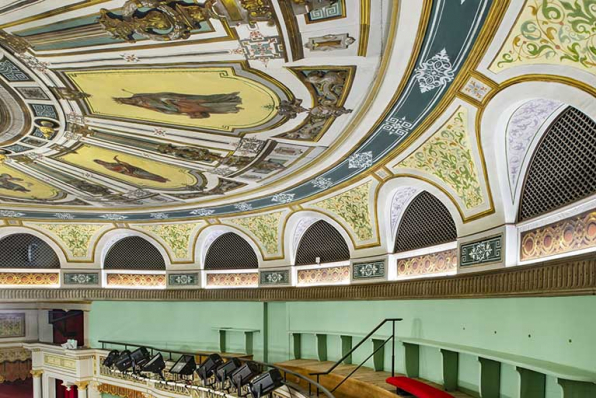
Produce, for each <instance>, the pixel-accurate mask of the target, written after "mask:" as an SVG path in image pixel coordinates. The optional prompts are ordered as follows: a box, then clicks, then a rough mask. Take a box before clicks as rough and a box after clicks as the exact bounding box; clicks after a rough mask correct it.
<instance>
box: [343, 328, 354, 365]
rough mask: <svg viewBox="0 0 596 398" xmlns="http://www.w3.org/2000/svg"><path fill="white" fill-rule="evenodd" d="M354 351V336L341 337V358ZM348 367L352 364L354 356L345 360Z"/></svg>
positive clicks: (349, 356)
mask: <svg viewBox="0 0 596 398" xmlns="http://www.w3.org/2000/svg"><path fill="white" fill-rule="evenodd" d="M351 349H352V336H344V335H342V336H341V356H342V357H344V356H345V355H346V354H347V353H348V352H350V350H351ZM344 363H345V364H346V365H351V364H352V354H350V355H348V356H347V357H346V359H344Z"/></svg>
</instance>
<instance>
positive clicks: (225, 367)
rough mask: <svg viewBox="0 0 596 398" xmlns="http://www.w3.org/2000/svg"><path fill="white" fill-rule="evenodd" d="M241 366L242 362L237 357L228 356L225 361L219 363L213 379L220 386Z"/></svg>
mask: <svg viewBox="0 0 596 398" xmlns="http://www.w3.org/2000/svg"><path fill="white" fill-rule="evenodd" d="M241 366H242V362H240V360H239V359H238V358H230V359H229V360H228V361H227V362H225V363H224V364H222V365H219V367H218V368H217V370H216V371H215V379H216V380H217V381H218V382H220V383H221V385H222V388H224V384H225V383H226V381H228V380H229V379H230V378H231V377H232V373H234V371H236V369H238V368H240V367H241Z"/></svg>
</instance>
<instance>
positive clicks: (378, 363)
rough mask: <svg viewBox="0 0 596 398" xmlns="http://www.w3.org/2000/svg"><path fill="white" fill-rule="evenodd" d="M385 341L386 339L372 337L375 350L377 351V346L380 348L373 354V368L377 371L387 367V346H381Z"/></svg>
mask: <svg viewBox="0 0 596 398" xmlns="http://www.w3.org/2000/svg"><path fill="white" fill-rule="evenodd" d="M384 342H385V340H379V339H372V343H373V352H374V351H376V350H377V348H378V349H379V351H377V352H376V353H375V354H374V355H373V369H374V370H375V372H381V371H383V370H384V368H385V347H383V348H380V347H381V346H382V345H383V343H384Z"/></svg>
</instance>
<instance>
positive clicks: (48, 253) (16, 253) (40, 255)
mask: <svg viewBox="0 0 596 398" xmlns="http://www.w3.org/2000/svg"><path fill="white" fill-rule="evenodd" d="M0 268H60V260H59V259H58V256H57V255H56V253H55V252H54V250H53V249H52V248H51V247H50V246H49V245H48V244H47V243H46V242H44V241H43V240H41V239H39V238H38V237H37V236H33V235H30V234H14V235H9V236H7V237H5V238H3V239H2V240H0Z"/></svg>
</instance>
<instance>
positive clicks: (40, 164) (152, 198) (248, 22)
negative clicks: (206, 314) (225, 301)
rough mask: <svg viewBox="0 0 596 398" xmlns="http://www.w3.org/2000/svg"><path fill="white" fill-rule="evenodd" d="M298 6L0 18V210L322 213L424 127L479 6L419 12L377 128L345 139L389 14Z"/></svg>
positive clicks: (376, 61)
mask: <svg viewBox="0 0 596 398" xmlns="http://www.w3.org/2000/svg"><path fill="white" fill-rule="evenodd" d="M311 3H312V4H311ZM301 4H302V5H300V4H297V3H296V2H291V1H287V0H280V1H278V2H269V1H264V2H255V1H240V0H229V1H222V0H215V1H207V2H193V1H190V0H184V1H165V2H157V1H153V0H143V1H141V2H135V1H130V0H109V1H102V0H99V1H90V2H86V3H84V4H83V3H80V2H78V3H77V2H76V1H70V0H69V1H65V2H64V4H63V5H61V7H59V8H56V9H53V8H49V7H48V6H47V5H44V4H43V2H41V3H39V4H37V3H34V4H33V5H32V6H30V7H24V8H19V7H16V6H15V7H14V8H10V9H9V10H8V11H4V10H2V11H0V29H3V30H2V31H0V44H2V46H3V47H4V48H5V50H3V51H2V53H3V57H2V58H1V59H0V80H2V82H3V86H6V90H5V91H0V94H2V97H3V98H5V99H4V100H3V101H4V102H5V103H6V104H13V106H12V108H11V107H10V106H8V105H6V106H2V109H5V108H6V109H13V108H14V109H16V107H15V106H14V105H15V104H20V106H19V108H20V109H22V110H23V112H22V114H19V116H18V117H15V118H14V120H17V119H19V118H20V119H22V121H23V125H24V127H23V131H25V132H24V133H22V134H21V133H18V134H16V135H15V137H16V136H19V137H20V136H21V135H22V138H20V139H19V140H17V141H15V142H10V145H8V143H7V145H5V146H3V150H4V151H5V154H4V158H3V159H2V160H3V164H2V165H1V167H2V168H3V170H0V171H1V172H2V174H1V175H2V176H3V177H2V178H0V179H1V180H2V181H1V183H2V184H3V187H0V201H2V202H3V203H4V204H5V205H10V206H11V208H12V209H14V210H11V211H15V212H17V213H18V214H20V215H22V216H23V217H25V218H26V217H31V218H35V219H44V218H47V219H52V218H57V217H58V218H67V219H72V220H112V219H113V220H127V221H135V220H151V219H163V218H176V219H184V218H188V219H193V218H196V217H204V216H210V215H224V214H225V215H231V214H233V213H238V212H245V211H250V210H259V209H263V210H266V209H269V208H275V207H277V206H280V205H286V204H287V205H290V204H292V203H295V202H296V203H299V202H304V201H306V200H313V199H316V198H317V197H319V196H322V195H324V194H325V195H326V193H325V192H326V191H327V190H330V189H334V187H336V186H339V185H340V184H344V183H347V182H348V181H351V180H353V179H357V178H361V177H365V176H368V175H370V173H369V170H370V169H371V168H372V167H374V166H375V165H377V164H379V162H381V161H383V160H384V159H385V158H386V156H387V155H389V154H391V153H394V151H395V150H397V149H398V148H400V145H401V144H403V143H404V142H406V141H407V140H408V137H410V136H411V135H412V134H414V133H415V132H416V131H417V129H418V128H419V127H420V126H422V125H424V123H425V120H426V119H427V118H428V117H429V116H431V115H432V112H433V109H434V107H435V106H436V105H437V104H438V103H439V101H441V99H442V98H443V97H444V96H445V94H446V93H447V92H448V90H449V89H450V87H451V85H452V84H453V83H454V82H455V81H456V78H457V76H458V73H459V72H460V71H461V70H462V68H463V65H464V62H465V61H466V59H467V57H468V55H469V53H470V51H471V49H472V46H473V44H474V41H475V40H476V38H477V35H478V34H479V32H480V30H481V28H482V27H483V24H484V22H485V19H486V17H487V15H488V12H489V10H490V9H491V6H492V5H493V2H492V1H490V0H479V1H461V2H460V1H444V0H442V1H434V2H427V3H425V5H424V6H423V10H422V11H423V12H422V17H421V20H420V26H419V30H418V33H417V37H416V40H415V42H416V46H415V51H414V52H413V53H412V54H408V55H407V56H408V57H410V58H411V62H410V68H409V70H408V72H407V74H406V76H405V77H404V80H403V81H402V82H401V85H400V86H399V87H400V88H399V90H397V92H395V95H393V97H392V98H390V99H389V101H388V103H387V108H386V109H385V112H384V116H383V118H382V119H380V120H377V121H376V122H375V121H373V120H368V121H367V123H368V124H362V125H360V124H359V123H360V122H361V121H362V119H363V115H359V114H358V113H359V112H360V110H361V108H362V109H365V108H366V106H368V105H370V103H371V102H370V100H369V101H364V99H365V98H367V96H369V95H370V98H374V94H375V93H374V92H372V93H371V92H370V91H371V87H374V84H373V83H374V82H375V81H376V79H381V78H383V76H380V75H377V74H378V72H379V71H380V70H381V67H382V66H384V67H386V66H387V64H388V62H389V59H388V57H389V55H390V51H389V50H391V49H392V46H394V45H395V41H397V44H399V40H400V38H399V37H388V36H387V35H388V33H390V32H389V31H388V30H386V29H384V28H383V27H385V26H389V25H391V24H393V26H395V23H396V19H395V18H397V15H398V13H397V12H393V10H387V9H384V8H381V7H371V3H369V2H367V1H362V2H358V1H348V0H346V1H328V2H322V3H321V4H319V5H318V6H315V5H314V2H310V1H305V2H303V3H301ZM309 6H310V7H311V8H309ZM323 6H325V7H323ZM394 6H395V5H394ZM0 10H1V9H0ZM388 11H390V12H388ZM3 13H5V14H4V15H3ZM373 36H374V37H375V40H370V37H373ZM384 44H386V45H387V47H388V48H386V49H383V48H382V45H384ZM382 50H387V53H386V54H384V55H383V54H382ZM13 86H14V87H13ZM5 113H6V112H5ZM13 113H14V112H13ZM11 120H13V119H11ZM27 120H30V121H31V123H30V127H29V128H28V129H27V128H25V127H26V126H27ZM352 123H354V124H353V125H352ZM1 128H2V125H0V131H1ZM346 128H348V130H346ZM350 128H354V129H356V131H357V134H358V138H355V137H348V136H347V133H346V131H349V129H350ZM13 130H14V129H13ZM346 142H348V143H349V145H343V146H340V144H342V143H343V144H345V143H346ZM338 148H341V149H338ZM323 164H325V166H324V167H322V165H323ZM344 185H346V184H344ZM4 187H8V188H4ZM11 188H14V189H11ZM34 190H35V191H34ZM5 191H6V192H5ZM33 191H34V192H33ZM55 204H58V205H60V207H57V206H52V207H50V206H47V207H46V206H44V205H55ZM40 205H42V206H40ZM272 210H273V209H272ZM57 214H65V215H62V216H57ZM373 238H374V237H371V239H372V240H374V239H373ZM363 239H364V238H363ZM364 240H367V239H364Z"/></svg>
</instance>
